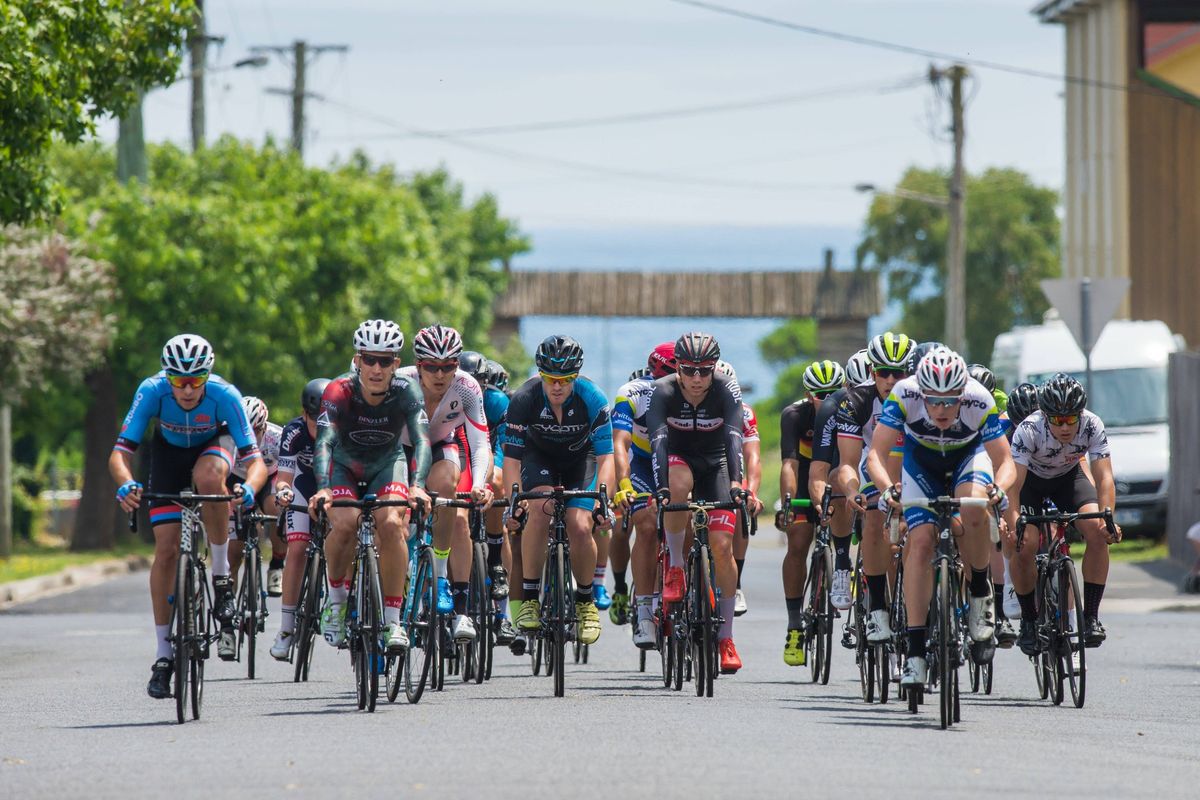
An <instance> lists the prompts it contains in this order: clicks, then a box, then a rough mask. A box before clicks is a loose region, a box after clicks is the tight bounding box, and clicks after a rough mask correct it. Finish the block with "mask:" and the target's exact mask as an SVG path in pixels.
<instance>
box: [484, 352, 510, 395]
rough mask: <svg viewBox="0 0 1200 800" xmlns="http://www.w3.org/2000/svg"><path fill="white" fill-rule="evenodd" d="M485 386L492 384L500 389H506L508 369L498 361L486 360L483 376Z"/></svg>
mask: <svg viewBox="0 0 1200 800" xmlns="http://www.w3.org/2000/svg"><path fill="white" fill-rule="evenodd" d="M483 381H484V385H485V386H492V387H494V388H496V389H499V390H500V391H502V392H503V391H505V390H506V389H508V370H506V369H505V368H504V365H503V364H501V363H500V362H499V361H493V360H492V359H490V358H489V359H488V360H487V374H486V375H485V376H484V378H483Z"/></svg>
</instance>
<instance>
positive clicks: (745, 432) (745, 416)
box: [742, 402, 758, 444]
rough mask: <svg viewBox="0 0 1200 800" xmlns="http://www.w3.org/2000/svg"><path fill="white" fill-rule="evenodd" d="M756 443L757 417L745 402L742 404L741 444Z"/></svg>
mask: <svg viewBox="0 0 1200 800" xmlns="http://www.w3.org/2000/svg"><path fill="white" fill-rule="evenodd" d="M757 441H758V416H757V415H756V414H755V413H754V408H753V407H752V406H751V405H750V404H749V403H746V402H743V403H742V444H746V443H747V442H757Z"/></svg>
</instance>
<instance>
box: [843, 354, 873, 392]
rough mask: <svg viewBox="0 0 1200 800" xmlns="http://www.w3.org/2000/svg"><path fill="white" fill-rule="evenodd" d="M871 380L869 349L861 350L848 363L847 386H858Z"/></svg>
mask: <svg viewBox="0 0 1200 800" xmlns="http://www.w3.org/2000/svg"><path fill="white" fill-rule="evenodd" d="M870 379H871V359H869V358H867V348H865V347H864V348H863V349H862V350H859V351H858V352H857V353H855V354H854V355H852V356H850V360H849V361H847V362H846V385H847V386H858V385H859V384H860V383H865V382H866V381H869V380H870Z"/></svg>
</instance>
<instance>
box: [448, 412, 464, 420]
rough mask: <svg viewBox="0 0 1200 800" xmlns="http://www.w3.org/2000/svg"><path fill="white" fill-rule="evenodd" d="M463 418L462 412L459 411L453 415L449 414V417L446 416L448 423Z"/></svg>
mask: <svg viewBox="0 0 1200 800" xmlns="http://www.w3.org/2000/svg"><path fill="white" fill-rule="evenodd" d="M461 416H462V414H461V413H460V412H458V411H455V412H453V413H451V414H447V415H446V421H447V422H449V421H450V420H452V419H458V418H459V417H461Z"/></svg>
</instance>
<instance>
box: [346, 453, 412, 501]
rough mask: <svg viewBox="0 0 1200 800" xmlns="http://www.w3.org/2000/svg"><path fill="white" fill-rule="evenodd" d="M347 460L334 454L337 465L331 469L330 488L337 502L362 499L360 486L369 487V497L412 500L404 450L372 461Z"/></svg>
mask: <svg viewBox="0 0 1200 800" xmlns="http://www.w3.org/2000/svg"><path fill="white" fill-rule="evenodd" d="M343 458H344V457H343ZM343 458H339V451H338V450H334V452H333V463H332V464H330V468H329V471H330V475H329V488H330V489H331V490H332V491H333V497H334V499H335V500H339V499H353V500H357V499H359V496H358V484H359V483H365V484H366V485H367V490H366V494H373V495H375V496H376V497H379V498H383V497H392V498H398V499H401V500H407V499H408V459H407V458H406V457H405V453H404V448H403V447H400V448H397V449H395V450H391V451H389V452H388V453H387V454H386V455H384V456H383V457H381V458H373V459H371V460H370V461H360V460H358V459H354V458H345V459H344V460H343Z"/></svg>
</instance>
